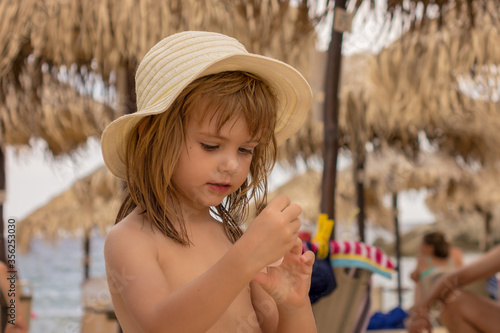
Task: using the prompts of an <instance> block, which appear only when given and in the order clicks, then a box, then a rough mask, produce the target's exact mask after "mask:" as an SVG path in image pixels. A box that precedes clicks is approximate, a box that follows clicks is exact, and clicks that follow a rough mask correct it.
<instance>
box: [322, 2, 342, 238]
mask: <svg viewBox="0 0 500 333" xmlns="http://www.w3.org/2000/svg"><path fill="white" fill-rule="evenodd" d="M345 3H346V0H337V1H335V8H340V9H344V10H345ZM336 19H337V17H334V23H335V20H336ZM331 35H332V37H331V40H330V46H329V47H328V59H327V66H326V78H325V105H324V112H323V114H324V116H323V117H324V118H323V123H324V143H323V163H324V167H323V181H322V185H321V186H322V188H321V192H322V196H321V212H323V213H326V214H328V217H329V218H331V219H334V220H335V187H336V180H337V179H336V178H337V151H338V149H339V142H338V120H339V112H338V91H339V81H340V68H341V59H342V35H343V33H342V32H339V31H337V30H335V24H333V25H332V34H331ZM330 239H335V225H334V229H333V231H332V233H331V235H330Z"/></svg>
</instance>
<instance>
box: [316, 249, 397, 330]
mask: <svg viewBox="0 0 500 333" xmlns="http://www.w3.org/2000/svg"><path fill="white" fill-rule="evenodd" d="M330 263H331V265H332V269H333V271H334V274H335V278H336V280H337V288H336V289H335V290H334V291H333V292H332V293H331V294H329V295H327V296H324V297H322V298H321V299H319V300H318V301H317V302H316V303H314V304H313V305H312V308H313V313H314V317H315V320H316V326H317V328H318V333H358V332H365V330H366V327H367V325H368V320H369V318H370V314H371V313H370V307H371V298H370V295H371V276H372V274H373V273H377V274H381V275H382V276H384V277H387V278H391V275H392V273H393V271H394V265H393V263H392V262H391V260H390V259H389V257H388V256H387V255H386V254H385V253H383V252H382V251H381V250H379V249H377V248H375V247H373V246H369V245H366V244H364V243H361V242H356V241H331V242H330Z"/></svg>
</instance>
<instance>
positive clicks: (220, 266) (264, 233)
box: [104, 197, 301, 333]
mask: <svg viewBox="0 0 500 333" xmlns="http://www.w3.org/2000/svg"><path fill="white" fill-rule="evenodd" d="M275 199H278V200H273V201H271V202H270V203H269V205H268V206H267V207H266V208H265V209H264V210H263V211H262V213H261V214H260V215H259V216H258V217H257V218H256V219H255V220H254V222H253V223H252V224H251V225H250V227H249V228H248V230H247V232H246V233H245V234H244V235H243V236H242V237H241V238H240V240H238V241H237V242H236V243H235V244H234V245H233V246H232V247H231V249H230V250H229V251H228V252H227V253H226V254H225V255H224V256H223V257H222V258H221V259H220V260H219V261H218V262H217V263H216V264H215V265H214V266H212V267H211V268H210V269H208V270H207V271H206V272H205V273H204V274H202V275H200V276H199V277H198V278H196V279H194V280H193V281H191V282H189V283H187V284H186V285H185V286H184V287H182V288H180V289H177V290H172V288H171V286H169V284H168V282H167V279H166V278H165V274H168V272H163V271H162V269H161V268H160V266H159V264H158V262H157V253H156V248H155V247H154V245H152V242H151V241H150V239H149V238H148V237H146V236H145V234H143V233H138V232H137V230H136V229H133V228H128V227H127V225H120V224H118V225H116V226H115V227H114V228H113V229H112V230H111V231H110V233H109V234H108V236H107V239H106V243H105V249H104V252H105V253H104V254H105V259H106V270H107V275H108V280H109V281H110V290H111V292H115V293H116V292H117V293H119V297H121V299H122V301H123V303H124V304H125V306H126V308H127V310H128V313H129V314H130V316H131V317H132V318H133V319H134V321H135V322H136V324H137V326H139V327H140V328H141V329H142V330H143V331H145V332H155V333H159V332H192V333H195V332H206V331H207V330H208V329H209V328H210V327H212V326H213V325H214V324H215V322H216V321H217V320H218V319H219V318H220V317H221V316H222V315H223V313H224V312H225V311H226V309H227V308H228V307H229V306H230V304H231V303H232V301H233V300H234V299H235V298H236V296H237V295H238V294H239V293H240V292H241V291H242V289H243V288H245V287H247V286H248V283H249V282H250V281H251V280H252V278H253V277H254V276H255V274H257V273H258V272H259V271H260V270H261V269H262V268H263V267H265V266H266V265H268V264H270V263H272V262H274V261H276V260H278V259H279V258H280V257H282V256H283V255H284V254H285V253H287V252H288V251H289V249H290V248H291V247H292V246H293V244H294V242H295V239H296V238H297V232H298V229H299V227H300V221H298V219H297V217H298V215H299V214H300V212H301V209H300V207H298V206H296V205H290V202H289V201H287V200H288V199H286V200H284V199H283V198H281V199H279V197H278V198H275ZM171 269H176V267H171ZM115 296H116V295H115Z"/></svg>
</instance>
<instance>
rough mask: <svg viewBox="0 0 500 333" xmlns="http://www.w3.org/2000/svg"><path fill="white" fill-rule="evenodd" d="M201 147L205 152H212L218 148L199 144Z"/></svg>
mask: <svg viewBox="0 0 500 333" xmlns="http://www.w3.org/2000/svg"><path fill="white" fill-rule="evenodd" d="M201 147H202V148H203V149H205V150H206V151H212V150H215V149H217V148H218V146H212V145H207V144H205V143H202V144H201Z"/></svg>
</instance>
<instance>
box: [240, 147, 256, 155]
mask: <svg viewBox="0 0 500 333" xmlns="http://www.w3.org/2000/svg"><path fill="white" fill-rule="evenodd" d="M240 152H241V153H243V154H248V155H253V149H246V148H240Z"/></svg>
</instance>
